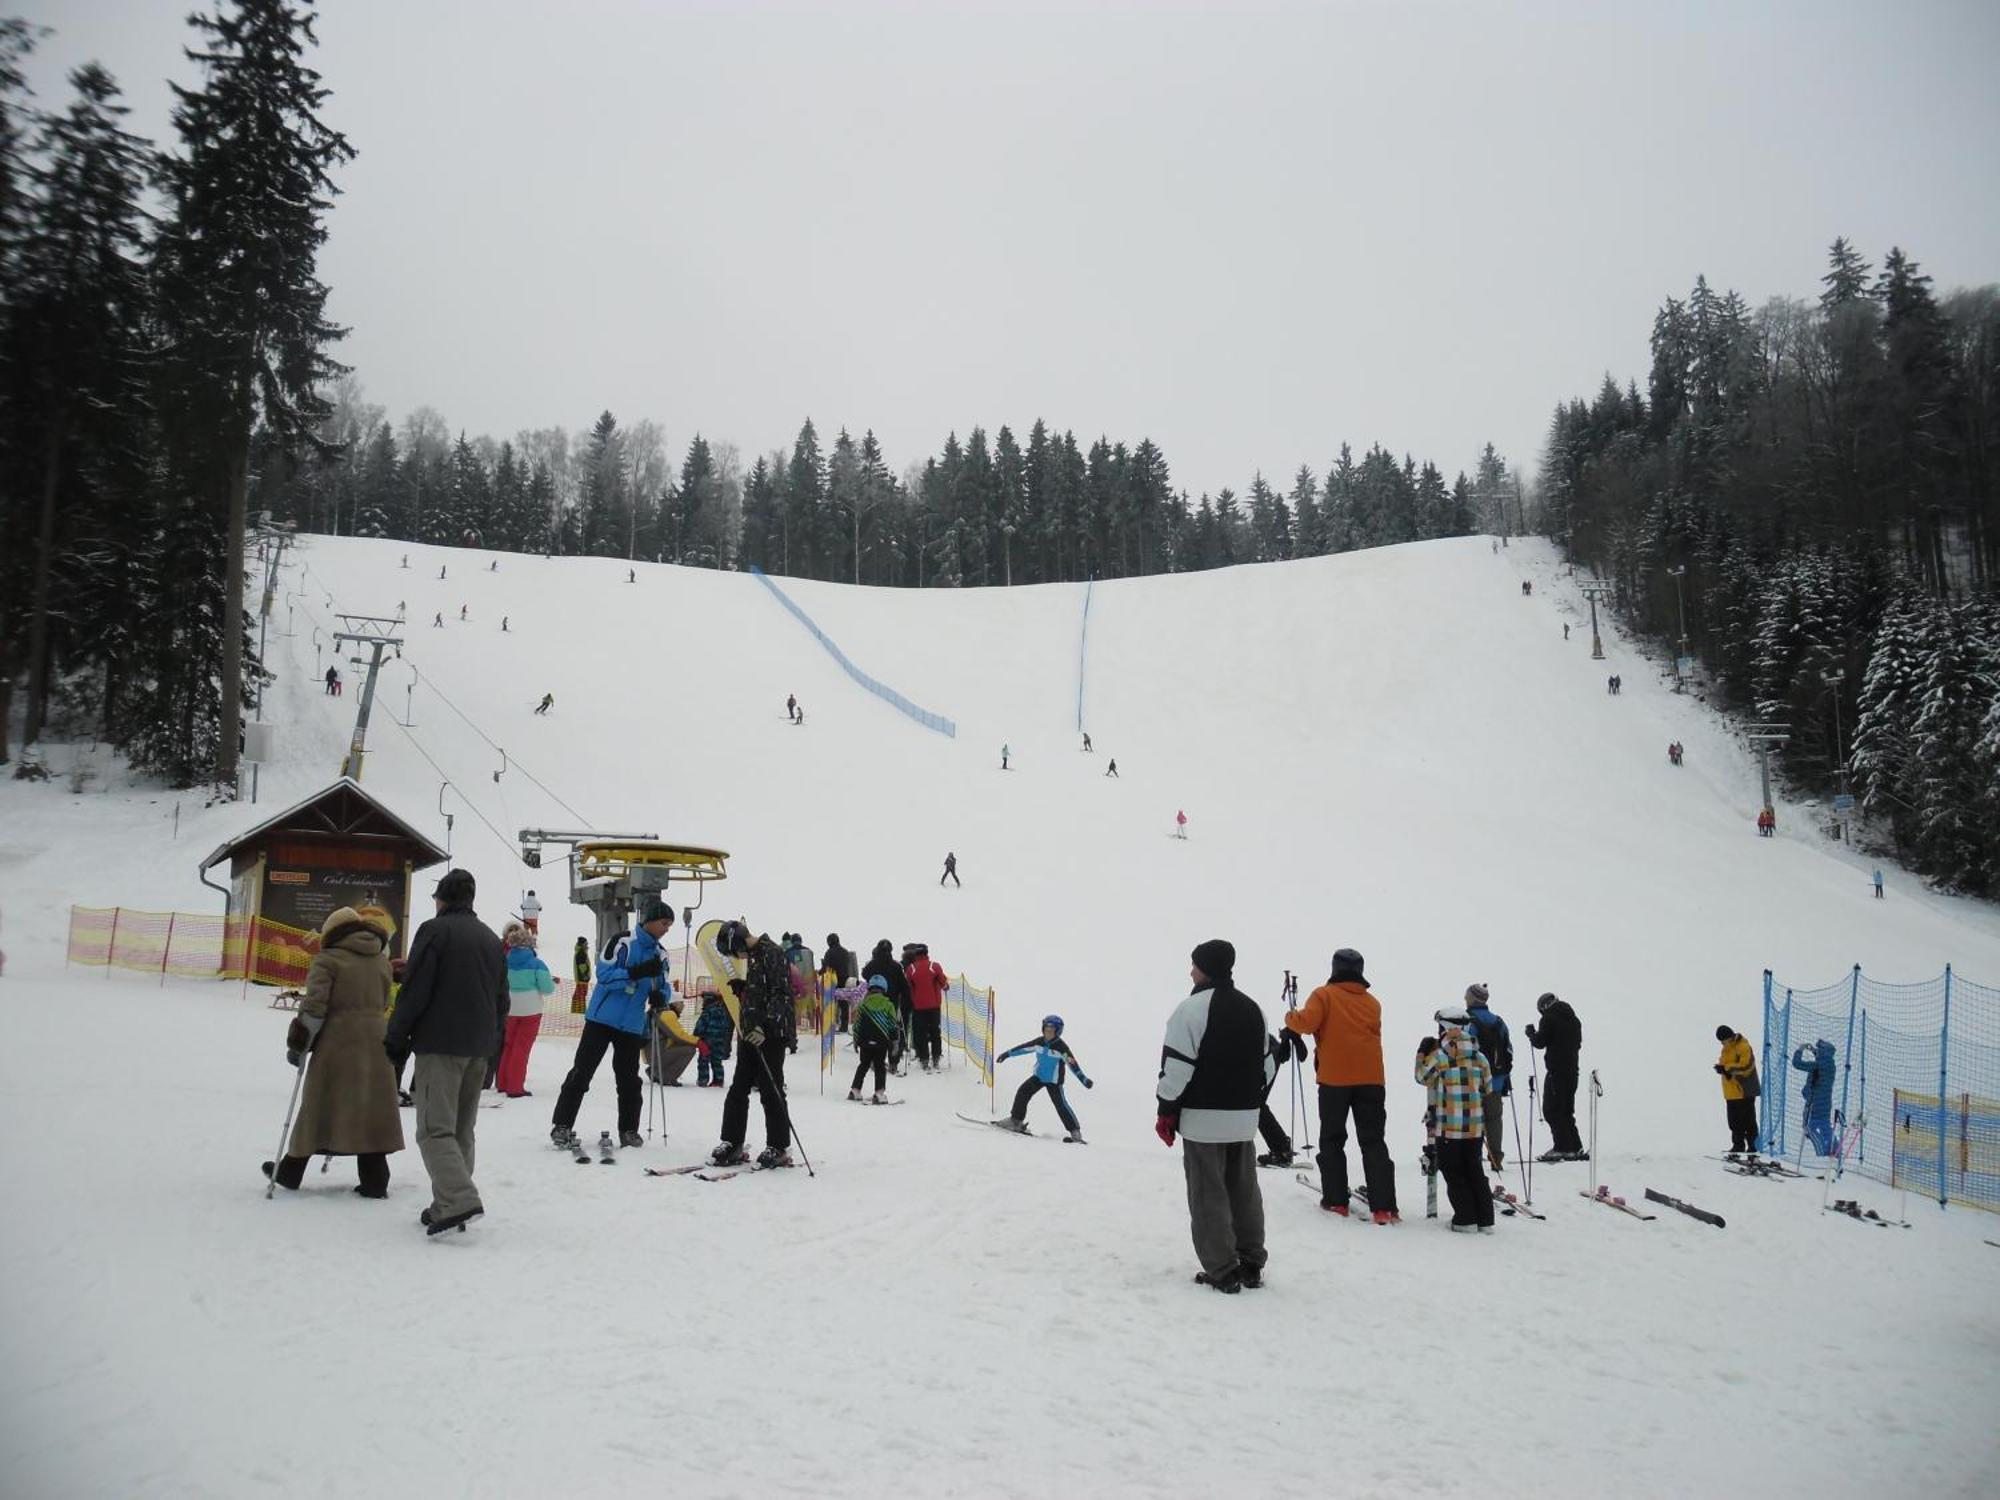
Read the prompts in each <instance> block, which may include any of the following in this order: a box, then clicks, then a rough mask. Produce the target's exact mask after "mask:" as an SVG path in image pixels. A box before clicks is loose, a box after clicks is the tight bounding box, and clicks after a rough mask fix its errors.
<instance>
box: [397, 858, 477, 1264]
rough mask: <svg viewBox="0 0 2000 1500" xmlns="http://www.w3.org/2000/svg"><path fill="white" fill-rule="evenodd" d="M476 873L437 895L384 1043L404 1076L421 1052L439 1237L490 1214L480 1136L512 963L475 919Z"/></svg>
mask: <svg viewBox="0 0 2000 1500" xmlns="http://www.w3.org/2000/svg"><path fill="white" fill-rule="evenodd" d="M475 890H476V887H475V886H474V884H473V879H472V873H471V871H469V870H452V871H450V872H448V873H447V874H446V875H445V877H444V879H442V880H440V881H439V882H438V883H437V888H436V889H435V890H433V891H432V892H431V896H432V899H433V900H435V901H436V903H437V915H436V916H435V917H433V918H431V920H430V921H428V922H426V923H424V924H423V926H421V927H419V928H418V929H417V935H416V937H415V938H414V939H412V940H411V943H410V961H409V963H408V964H407V965H405V967H404V970H403V990H402V993H401V994H400V995H398V996H397V997H396V1009H395V1012H394V1013H393V1014H392V1015H391V1016H390V1017H389V1026H388V1030H387V1032H386V1034H385V1035H384V1036H383V1039H382V1045H383V1047H384V1048H385V1049H386V1050H387V1051H388V1053H389V1060H390V1061H391V1062H393V1063H395V1064H396V1065H397V1067H398V1068H399V1069H400V1068H401V1066H402V1062H403V1059H404V1058H405V1057H407V1056H409V1055H410V1054H412V1053H414V1054H415V1055H416V1070H415V1072H414V1073H412V1075H411V1078H410V1091H411V1092H412V1093H413V1094H415V1095H416V1105H417V1149H418V1150H419V1151H421V1152H422V1153H423V1158H424V1170H425V1171H426V1172H428V1173H430V1177H431V1206H430V1207H429V1208H427V1209H425V1210H424V1212H423V1215H422V1222H423V1223H424V1225H425V1226H426V1227H427V1228H428V1229H429V1230H430V1232H431V1233H432V1234H441V1233H443V1232H444V1231H445V1230H447V1229H453V1228H456V1227H458V1226H460V1225H462V1224H464V1223H465V1222H466V1221H467V1220H468V1219H475V1218H477V1217H478V1216H479V1215H480V1214H482V1213H484V1212H485V1211H486V1210H485V1207H484V1205H482V1204H481V1202H480V1200H479V1189H478V1188H476V1187H474V1186H473V1182H472V1155H473V1152H472V1135H473V1127H474V1125H475V1124H477V1123H478V1120H479V1090H480V1086H481V1084H483V1083H484V1082H485V1079H486V1064H487V1059H488V1058H491V1057H496V1056H498V1055H499V1051H500V1039H501V1036H502V1034H503V1033H504V1031H505V1028H506V1024H507V960H506V956H505V954H504V953H503V952H502V950H501V947H500V939H499V937H498V936H497V935H496V934H495V933H494V932H493V930H492V929H491V928H489V927H488V926H486V924H485V923H483V922H481V921H480V920H479V918H478V917H477V916H475V915H473V911H472V898H473V895H474V894H475Z"/></svg>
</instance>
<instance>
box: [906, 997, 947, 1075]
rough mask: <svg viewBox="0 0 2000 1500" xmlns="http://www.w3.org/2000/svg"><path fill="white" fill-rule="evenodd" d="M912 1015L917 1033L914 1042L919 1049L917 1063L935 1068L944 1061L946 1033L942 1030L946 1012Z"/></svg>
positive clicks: (926, 1011) (929, 1011) (937, 1011)
mask: <svg viewBox="0 0 2000 1500" xmlns="http://www.w3.org/2000/svg"><path fill="white" fill-rule="evenodd" d="M910 1014H911V1018H912V1021H913V1023H914V1030H915V1032H916V1035H915V1037H914V1039H913V1040H914V1044H915V1046H916V1049H917V1061H918V1062H920V1063H928V1064H930V1066H932V1067H933V1068H935V1067H936V1066H937V1065H938V1064H939V1063H940V1062H941V1061H943V1059H944V1033H943V1031H942V1030H941V1029H940V1023H941V1022H942V1021H943V1020H944V1011H943V1010H941V1009H939V1010H918V1011H912V1012H911V1013H910Z"/></svg>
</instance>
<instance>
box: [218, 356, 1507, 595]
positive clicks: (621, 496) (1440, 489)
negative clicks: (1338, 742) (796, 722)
mask: <svg viewBox="0 0 2000 1500" xmlns="http://www.w3.org/2000/svg"><path fill="white" fill-rule="evenodd" d="M333 408H334V409H333V410H332V412H330V413H329V415H328V418H327V420H326V422H325V423H324V424H323V426H322V429H321V431H320V433H319V437H320V440H321V441H320V444H319V445H318V446H317V447H316V448H314V449H312V450H309V451H302V452H299V453H298V454H297V456H296V457H291V458H287V457H285V456H283V455H279V454H274V455H273V461H272V462H270V463H268V464H263V465H260V466H259V468H258V475H259V482H258V484H257V485H256V487H255V490H254V501H253V503H254V505H255V506H256V507H257V508H258V509H260V510H268V511H269V512H270V513H271V515H272V516H273V517H274V518H276V519H278V520H282V521H286V522H289V523H292V524H295V525H297V526H299V527H300V528H302V529H305V530H310V531H314V532H322V533H328V534H335V535H354V536H368V537H386V538H390V539H393V540H398V541H420V542H433V543H440V544H444V545H476V546H482V547H488V548H494V549H498V550H504V551H517V552H542V553H547V554H553V555H560V556H588V557H619V558H627V559H633V560H640V559H643V560H647V561H658V562H675V563H683V564H687V565H690V566H694V567H707V568H747V567H750V566H752V565H754V566H757V567H760V568H762V569H764V571H766V572H768V573H773V574H780V575H784V576H788V577H795V578H819V579H828V580H832V581H835V582H845V583H861V584H872V585H881V586H889V587H911V588H924V587H933V586H941V587H959V586H966V587H974V586H988V585H1011V584H1021V583H1054V582H1074V581H1080V580H1082V579H1086V578H1126V577H1139V576H1143V575H1146V574H1151V573H1171V572H1185V571H1192V570H1196V569H1202V568H1217V567H1227V566H1229V565H1231V564H1234V563H1245V562H1271V561H1277V560H1281V559H1285V558H1292V557H1312V556H1318V555H1320V554H1323V553H1327V552H1345V551H1349V550H1352V549H1353V548H1356V547H1373V546H1381V545H1384V544H1386V543H1390V542H1404V541H1420V540H1424V539H1427V538H1430V537H1440V536H1462V535H1465V534H1467V533H1470V532H1472V531H1474V530H1477V529H1480V528H1481V527H1482V526H1484V525H1488V524H1491V525H1500V524H1503V523H1504V517H1503V516H1502V511H1503V510H1504V511H1506V512H1507V514H1509V515H1515V514H1518V511H1519V507H1520V498H1519V486H1518V485H1517V484H1516V482H1515V479H1514V476H1513V475H1512V474H1511V473H1510V472H1509V471H1508V469H1507V466H1506V464H1505V462H1504V460H1502V459H1501V458H1500V456H1499V455H1498V454H1497V453H1495V452H1494V451H1493V449H1492V447H1491V445H1488V447H1487V449H1486V452H1485V453H1484V454H1483V455H1482V456H1481V458H1480V461H1479V464H1478V466H1477V468H1476V470H1475V474H1474V475H1473V476H1472V477H1468V476H1466V475H1465V474H1462V473H1461V474H1460V475H1458V476H1457V478H1456V479H1455V480H1454V481H1452V482H1450V483H1447V482H1446V480H1445V479H1444V476H1443V474H1442V472H1441V471H1440V470H1439V469H1438V468H1437V466H1436V465H1435V464H1431V463H1424V464H1421V465H1419V464H1418V463H1417V462H1416V461H1415V460H1414V459H1412V458H1409V457H1407V456H1406V457H1404V458H1401V459H1398V458H1396V457H1395V456H1394V455H1392V454H1391V453H1389V452H1388V451H1387V450H1385V449H1383V448H1381V447H1379V446H1377V447H1374V448H1371V449H1370V450H1369V451H1368V452H1367V453H1366V454H1364V455H1362V456H1361V457H1360V458H1359V459H1358V460H1357V459H1356V458H1355V456H1354V454H1353V451H1352V450H1351V449H1350V448H1349V447H1348V446H1347V445H1346V444H1342V445H1341V447H1340V449H1339V453H1338V455H1337V457H1336V458H1335V459H1334V461H1333V462H1332V463H1331V464H1330V465H1329V466H1328V468H1327V471H1326V475H1325V478H1324V480H1322V479H1320V478H1319V477H1317V476H1316V475H1315V474H1314V472H1313V470H1312V469H1311V468H1310V467H1306V466H1303V465H1302V466H1301V467H1300V468H1299V469H1298V471H1297V472H1296V473H1295V474H1294V475H1293V477H1292V481H1291V484H1290V486H1289V487H1288V488H1284V489H1280V488H1278V487H1277V486H1274V485H1272V484H1271V483H1270V482H1269V481H1267V480H1266V479H1265V478H1264V476H1263V475H1262V474H1258V475H1255V476H1253V477H1252V479H1251V481H1250V485H1249V487H1248V489H1247V490H1246V491H1245V492H1244V493H1243V494H1241V495H1239V494H1237V493H1236V491H1235V490H1233V489H1227V488H1225V489H1223V490H1221V491H1219V492H1218V493H1216V494H1214V495H1209V494H1206V493H1204V494H1203V495H1202V496H1201V497H1200V498H1199V499H1198V500H1197V499H1191V498H1190V496H1189V495H1188V493H1187V492H1186V491H1185V490H1180V489H1176V488H1175V487H1174V484H1173V481H1172V474H1171V470H1170V468H1169V466H1168V462H1167V458H1166V455H1165V454H1164V453H1162V452H1161V451H1160V449H1159V447H1158V446H1157V445H1156V444H1154V443H1153V442H1152V441H1151V440H1150V439H1146V440H1141V441H1140V442H1139V443H1137V444H1136V445H1129V446H1128V445H1127V444H1125V443H1122V442H1113V441H1111V440H1110V439H1109V438H1107V437H1099V438H1097V439H1096V440H1095V441H1094V442H1092V443H1091V444H1090V445H1089V446H1088V447H1087V448H1086V447H1084V446H1082V445H1081V444H1079V442H1078V441H1077V437H1076V434H1075V433H1074V432H1072V431H1067V430H1063V431H1058V430H1056V429H1055V428H1054V427H1052V426H1051V425H1049V424H1048V423H1046V422H1044V421H1043V420H1041V419H1040V418H1037V419H1036V420H1035V422H1034V423H1033V424H1032V426H1031V427H1030V428H1029V429H1028V435H1027V440H1026V442H1025V443H1023V442H1022V441H1021V440H1020V439H1019V438H1018V437H1017V436H1016V435H1015V433H1014V431H1013V429H1012V428H1011V427H1009V426H1005V425H1003V426H1001V427H1000V428H999V429H998V430H997V431H996V432H995V433H994V434H992V436H991V437H989V436H988V434H987V431H986V429H985V428H984V427H978V426H975V427H973V428H972V429H971V430H970V431H969V433H968V434H967V435H966V437H965V438H964V439H963V440H962V441H961V440H960V438H959V436H958V434H957V433H955V432H954V433H951V434H950V435H948V436H947V437H946V438H945V441H944V444H943V446H942V448H941V449H940V450H939V452H937V453H936V454H934V455H932V456H931V457H929V458H926V459H925V460H923V461H922V462H921V463H917V464H912V465H909V466H908V467H906V468H905V469H904V471H903V473H902V474H901V476H900V477H899V476H898V475H896V474H895V473H893V472H892V471H891V468H890V465H889V463H888V460H887V459H886V458H885V456H884V455H883V452H882V448H881V445H880V444H879V443H878V442H877V441H876V439H875V434H874V432H873V431H872V430H868V431H864V432H863V433H862V435H861V437H860V439H859V440H858V441H857V440H856V439H855V438H854V437H853V436H852V435H851V434H850V433H849V432H848V430H847V429H845V428H842V429H841V430H840V431H839V432H838V433H837V435H836V436H835V437H834V439H833V441H832V443H831V444H825V443H823V442H822V440H821V437H820V432H819V429H818V427H817V426H816V424H815V423H814V422H813V421H812V420H811V419H810V418H808V419H807V421H806V422H805V423H804V425H803V426H801V427H800V429H799V432H798V436H797V438H796V439H795V440H794V441H793V443H792V445H791V448H790V449H789V450H785V449H778V450H774V451H772V452H770V453H767V454H760V455H758V456H757V458H756V459H755V460H754V461H753V462H752V463H751V464H750V465H749V468H748V470H747V471H746V470H745V467H744V464H743V461H742V459H741V457H740V455H739V453H738V451H737V449H736V448H735V447H734V446H733V445H731V444H728V443H720V442H717V443H711V442H710V441H709V439H708V438H707V437H705V436H703V435H701V434H699V433H697V434H696V435H695V437H694V438H693V439H692V440H691V441H690V442H689V444H688V446H687V449H686V452H685V454H684V455H683V456H682V459H681V462H680V464H679V467H678V468H676V467H675V466H674V465H673V463H672V461H671V459H670V458H669V457H668V455H667V451H666V447H665V441H664V437H663V434H662V431H661V428H660V426H659V424H658V423H656V422H651V421H646V422H640V423H637V424H635V425H632V426H625V425H622V424H621V423H620V422H619V421H618V419H617V418H616V417H615V416H614V415H613V414H612V413H610V412H608V411H607V412H605V413H603V414H602V415H600V416H599V417H598V419H597V421H596V422H595V423H594V424H593V425H592V426H591V428H590V429H589V430H588V431H579V432H577V433H574V434H571V433H569V432H567V431H565V430H564V429H563V428H561V427H550V428H542V429H536V430H533V431H527V432H522V433H519V434H517V435H516V436H515V437H514V438H511V439H504V440H500V441H495V440H494V439H492V438H490V437H483V436H482V437H478V438H467V437H466V436H465V435H464V434H463V433H461V434H459V435H458V436H457V437H455V438H454V437H453V436H452V435H451V433H450V430H449V428H448V427H447V426H446V424H445V421H444V419H443V418H442V417H441V416H440V415H439V414H438V413H437V412H436V411H434V410H432V409H431V408H429V407H423V408H419V409H418V410H417V411H415V412H413V413H411V414H409V415H408V416H406V417H404V418H403V420H402V421H401V422H400V423H397V424H392V423H391V422H390V421H388V420H387V416H386V413H384V411H383V410H382V408H380V407H378V406H372V405H370V404H368V403H367V402H366V401H364V400H363V399H362V396H361V391H360V388H359V386H358V385H357V384H356V383H354V382H352V381H346V382H343V383H342V384H341V385H340V386H339V387H337V388H336V390H335V391H334V393H333Z"/></svg>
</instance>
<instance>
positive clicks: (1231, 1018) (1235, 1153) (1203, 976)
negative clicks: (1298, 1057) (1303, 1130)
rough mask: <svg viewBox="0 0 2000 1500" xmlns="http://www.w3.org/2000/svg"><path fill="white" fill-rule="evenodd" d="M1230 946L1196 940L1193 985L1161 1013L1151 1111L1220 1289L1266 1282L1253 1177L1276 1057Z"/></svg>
mask: <svg viewBox="0 0 2000 1500" xmlns="http://www.w3.org/2000/svg"><path fill="white" fill-rule="evenodd" d="M1235 967H1236V949H1235V948H1233V947H1232V946H1231V945H1230V944H1228V943H1226V942H1224V941H1222V939H1220V938H1211V939H1210V940H1209V941H1208V942H1205V943H1203V944H1201V945H1200V946H1199V947H1197V948H1196V949H1195V950H1194V953H1193V955H1192V966H1191V967H1190V969H1189V971H1188V977H1189V978H1190V979H1192V980H1193V981H1194V992H1193V993H1192V994H1190V995H1189V996H1188V997H1187V999H1185V1000H1183V1001H1181V1003H1180V1005H1179V1006H1178V1007H1177V1008H1176V1009H1175V1011H1174V1013H1173V1015H1171V1016H1170V1017H1168V1019H1167V1034H1166V1040H1165V1042H1164V1044H1163V1045H1162V1046H1161V1048H1160V1085H1159V1118H1158V1119H1157V1120H1155V1121H1154V1124H1153V1130H1154V1133H1155V1134H1157V1135H1158V1136H1159V1138H1160V1140H1161V1141H1162V1143H1164V1144H1165V1145H1167V1146H1172V1145H1173V1144H1174V1140H1175V1138H1176V1137H1179V1139H1180V1141H1181V1158H1182V1166H1183V1168H1184V1169H1185V1172H1186V1176H1187V1195H1188V1218H1189V1221H1190V1225H1191V1228H1192V1231H1193V1234H1194V1249H1195V1254H1196V1255H1197V1256H1198V1257H1199V1258H1200V1260H1201V1270H1200V1271H1198V1272H1197V1273H1196V1274H1195V1278H1194V1279H1195V1280H1196V1281H1198V1282H1201V1283H1202V1284H1203V1285H1204V1286H1210V1287H1213V1288H1214V1289H1215V1290H1216V1291H1218V1292H1238V1291H1241V1290H1242V1289H1243V1288H1244V1287H1246V1286H1247V1287H1259V1286H1262V1285H1263V1284H1264V1262H1265V1260H1266V1259H1267V1252H1266V1250H1265V1248H1264V1196H1263V1192H1262V1190H1261V1189H1260V1188H1259V1187H1258V1185H1257V1111H1258V1110H1259V1109H1260V1108H1261V1107H1262V1106H1263V1103H1264V1090H1265V1089H1266V1088H1267V1087H1268V1086H1269V1084H1270V1081H1271V1080H1272V1079H1273V1078H1275V1077H1276V1076H1277V1070H1278V1065H1277V1062H1276V1059H1275V1058H1274V1056H1273V1053H1272V1050H1271V1047H1270V1036H1269V1033H1267V1032H1266V1030H1265V1029H1264V1013H1263V1011H1261V1010H1259V1009H1258V1008H1257V1002H1256V1001H1254V1000H1252V999H1251V998H1250V997H1249V996H1248V995H1245V994H1244V993H1243V992H1242V991H1241V990H1239V989H1237V988H1236V986H1235V984H1234V983H1233V982H1232V981H1231V978H1230V975H1231V973H1232V972H1233V971H1234V969H1235Z"/></svg>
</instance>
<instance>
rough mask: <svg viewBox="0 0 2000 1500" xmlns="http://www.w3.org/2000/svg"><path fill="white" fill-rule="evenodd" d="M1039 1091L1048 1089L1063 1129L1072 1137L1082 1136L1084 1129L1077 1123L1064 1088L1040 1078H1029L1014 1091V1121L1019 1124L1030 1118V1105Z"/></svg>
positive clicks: (1074, 1112)
mask: <svg viewBox="0 0 2000 1500" xmlns="http://www.w3.org/2000/svg"><path fill="white" fill-rule="evenodd" d="M1037 1089H1047V1090H1048V1091H1049V1098H1050V1099H1051V1100H1052V1101H1053V1102H1054V1104H1055V1107H1056V1115H1057V1117H1058V1118H1059V1119H1061V1121H1062V1122H1063V1128H1064V1129H1065V1130H1067V1131H1069V1133H1070V1134H1071V1135H1080V1134H1082V1132H1083V1127H1082V1126H1081V1125H1079V1124H1077V1123H1076V1111H1075V1110H1073V1109H1071V1108H1070V1107H1069V1100H1068V1099H1066V1098H1064V1097H1063V1087H1062V1085H1061V1084H1059V1083H1044V1082H1042V1080H1041V1079H1039V1078H1033V1077H1031V1078H1029V1079H1027V1080H1026V1081H1025V1082H1023V1083H1022V1085H1021V1086H1020V1087H1019V1088H1018V1089H1016V1090H1014V1111H1013V1113H1014V1119H1015V1120H1016V1121H1017V1122H1019V1121H1023V1120H1026V1119H1027V1118H1028V1105H1029V1102H1030V1101H1032V1100H1033V1099H1034V1097H1035V1091H1036V1090H1037Z"/></svg>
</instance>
